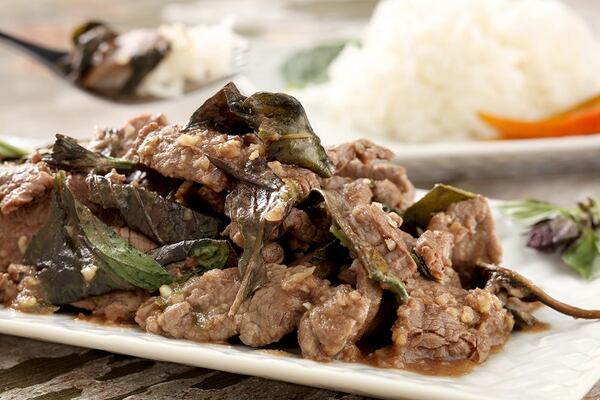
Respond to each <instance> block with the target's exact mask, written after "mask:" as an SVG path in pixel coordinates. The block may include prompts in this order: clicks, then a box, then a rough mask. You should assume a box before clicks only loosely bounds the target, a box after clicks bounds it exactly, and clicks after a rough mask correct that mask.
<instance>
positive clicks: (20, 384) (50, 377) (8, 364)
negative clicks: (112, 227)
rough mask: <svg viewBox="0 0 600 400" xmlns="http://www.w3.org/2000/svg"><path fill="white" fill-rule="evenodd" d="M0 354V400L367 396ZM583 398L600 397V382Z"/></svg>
mask: <svg viewBox="0 0 600 400" xmlns="http://www.w3.org/2000/svg"><path fill="white" fill-rule="evenodd" d="M15 349H18V351H15ZM0 354H2V364H1V366H0V399H1V400H22V399H37V400H63V399H90V400H125V399H127V400H141V399H165V400H167V399H175V400H180V399H181V400H182V399H222V400H233V399H235V400H238V399H240V400H245V399H248V400H251V399H261V400H263V399H264V400H271V399H273V400H275V399H298V400H301V399H302V400H304V399H306V400H333V399H340V400H364V399H366V398H365V397H362V396H356V395H351V394H345V393H336V392H332V391H328V390H321V389H316V388H310V387H306V386H299V385H293V384H289V383H283V382H275V381H270V380H266V379H261V378H255V377H249V376H244V375H237V374H231V373H226V372H219V371H213V370H209V369H203V368H194V367H188V366H185V365H178V364H171V363H165V362H158V361H151V360H143V359H139V358H136V357H129V356H124V355H118V354H111V353H107V352H103V351H97V350H89V349H82V348H78V347H72V346H65V345H58V344H51V343H43V342H38V341H34V340H29V339H23V338H17V337H13V336H5V335H0ZM42 355H43V356H42ZM585 400H600V383H599V384H598V385H596V387H595V388H594V389H592V391H590V393H589V394H588V395H587V396H586V397H585Z"/></svg>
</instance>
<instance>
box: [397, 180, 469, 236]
mask: <svg viewBox="0 0 600 400" xmlns="http://www.w3.org/2000/svg"><path fill="white" fill-rule="evenodd" d="M476 196H477V195H476V194H475V193H471V192H467V191H465V190H462V189H459V188H456V187H454V186H450V185H443V184H440V183H438V184H436V185H435V186H434V187H433V189H431V190H430V191H429V192H428V193H427V194H426V195H425V196H423V197H422V198H421V199H420V200H419V201H417V202H416V203H415V204H413V205H412V206H410V207H408V208H407V209H406V210H405V211H404V213H403V214H402V219H403V221H404V223H403V224H402V229H404V230H406V231H407V232H410V233H415V232H416V231H417V228H421V229H426V228H427V224H429V220H430V219H431V217H432V216H433V214H435V213H437V212H441V211H446V210H447V209H448V207H450V206H451V205H452V204H454V203H458V202H461V201H463V200H470V199H473V198H475V197H476Z"/></svg>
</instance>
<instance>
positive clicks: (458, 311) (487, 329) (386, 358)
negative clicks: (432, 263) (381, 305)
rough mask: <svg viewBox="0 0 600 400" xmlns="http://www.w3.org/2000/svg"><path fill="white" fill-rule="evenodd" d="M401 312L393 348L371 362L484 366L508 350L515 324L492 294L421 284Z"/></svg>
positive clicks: (377, 354)
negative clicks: (495, 353)
mask: <svg viewBox="0 0 600 400" xmlns="http://www.w3.org/2000/svg"><path fill="white" fill-rule="evenodd" d="M409 287H410V289H409V290H410V295H411V296H410V298H409V300H408V302H407V303H406V304H404V305H401V306H400V307H399V308H398V312H397V314H398V319H397V321H396V323H395V324H394V327H393V329H392V340H393V345H392V346H390V347H387V348H384V349H381V350H378V351H377V352H375V353H374V354H373V355H372V358H373V360H374V361H376V363H377V364H378V365H379V366H383V367H395V368H404V367H406V366H407V365H409V364H414V363H418V362H421V361H458V360H471V361H474V362H477V363H480V362H483V361H484V360H485V359H486V358H487V357H488V356H489V354H490V351H491V350H492V349H493V348H494V347H495V346H500V345H502V344H504V343H505V342H506V341H507V340H508V338H509V335H510V332H511V331H512V328H513V324H514V320H513V317H512V315H511V314H510V313H509V312H508V311H507V310H505V309H504V308H503V305H502V303H501V302H500V300H499V299H498V298H497V297H496V296H495V295H493V294H492V293H490V292H488V291H486V290H482V289H475V290H470V291H467V290H464V289H461V288H456V287H452V286H446V285H442V284H439V283H437V282H433V281H428V280H425V279H423V278H417V279H415V280H414V281H412V282H411V283H410V284H409Z"/></svg>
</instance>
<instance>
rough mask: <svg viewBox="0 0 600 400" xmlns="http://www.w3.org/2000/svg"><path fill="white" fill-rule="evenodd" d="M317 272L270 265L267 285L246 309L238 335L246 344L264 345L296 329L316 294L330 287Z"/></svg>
mask: <svg viewBox="0 0 600 400" xmlns="http://www.w3.org/2000/svg"><path fill="white" fill-rule="evenodd" d="M314 269H315V268H314V267H305V266H297V267H290V268H286V267H285V266H283V265H277V264H271V265H269V266H268V269H267V276H268V279H269V280H268V282H267V283H266V284H265V285H264V286H263V287H261V288H260V289H258V290H257V291H256V292H255V293H254V295H253V296H252V297H251V298H250V299H249V300H247V301H246V304H244V307H243V309H244V311H243V313H242V315H241V321H240V328H239V333H240V339H241V341H242V342H243V343H244V344H247V345H248V346H252V347H260V346H265V345H267V344H270V343H274V342H276V341H278V340H279V339H281V338H282V337H283V336H285V335H287V334H288V333H290V332H292V331H293V330H294V329H296V327H297V326H298V323H299V322H300V318H301V317H302V315H303V314H304V313H305V312H306V310H307V309H308V308H310V307H311V304H312V302H313V301H314V300H313V297H314V296H315V293H319V292H320V291H321V290H322V289H323V288H325V287H327V286H328V283H327V282H325V281H322V280H321V279H319V278H317V277H315V276H314V275H313V271H314Z"/></svg>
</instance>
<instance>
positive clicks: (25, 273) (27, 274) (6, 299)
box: [0, 264, 35, 306]
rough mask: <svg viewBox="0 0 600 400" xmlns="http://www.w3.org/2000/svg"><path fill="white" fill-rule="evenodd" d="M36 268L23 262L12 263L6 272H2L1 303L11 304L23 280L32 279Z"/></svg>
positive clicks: (0, 280) (0, 275)
mask: <svg viewBox="0 0 600 400" xmlns="http://www.w3.org/2000/svg"><path fill="white" fill-rule="evenodd" d="M34 272H35V268H33V267H30V266H28V265H22V264H10V265H9V266H8V269H7V271H6V272H4V273H0V304H4V305H5V306H9V305H11V303H13V300H15V299H16V298H17V296H18V294H19V292H20V291H21V290H23V288H24V284H22V282H26V281H27V280H31V279H32V276H33V274H34Z"/></svg>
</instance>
